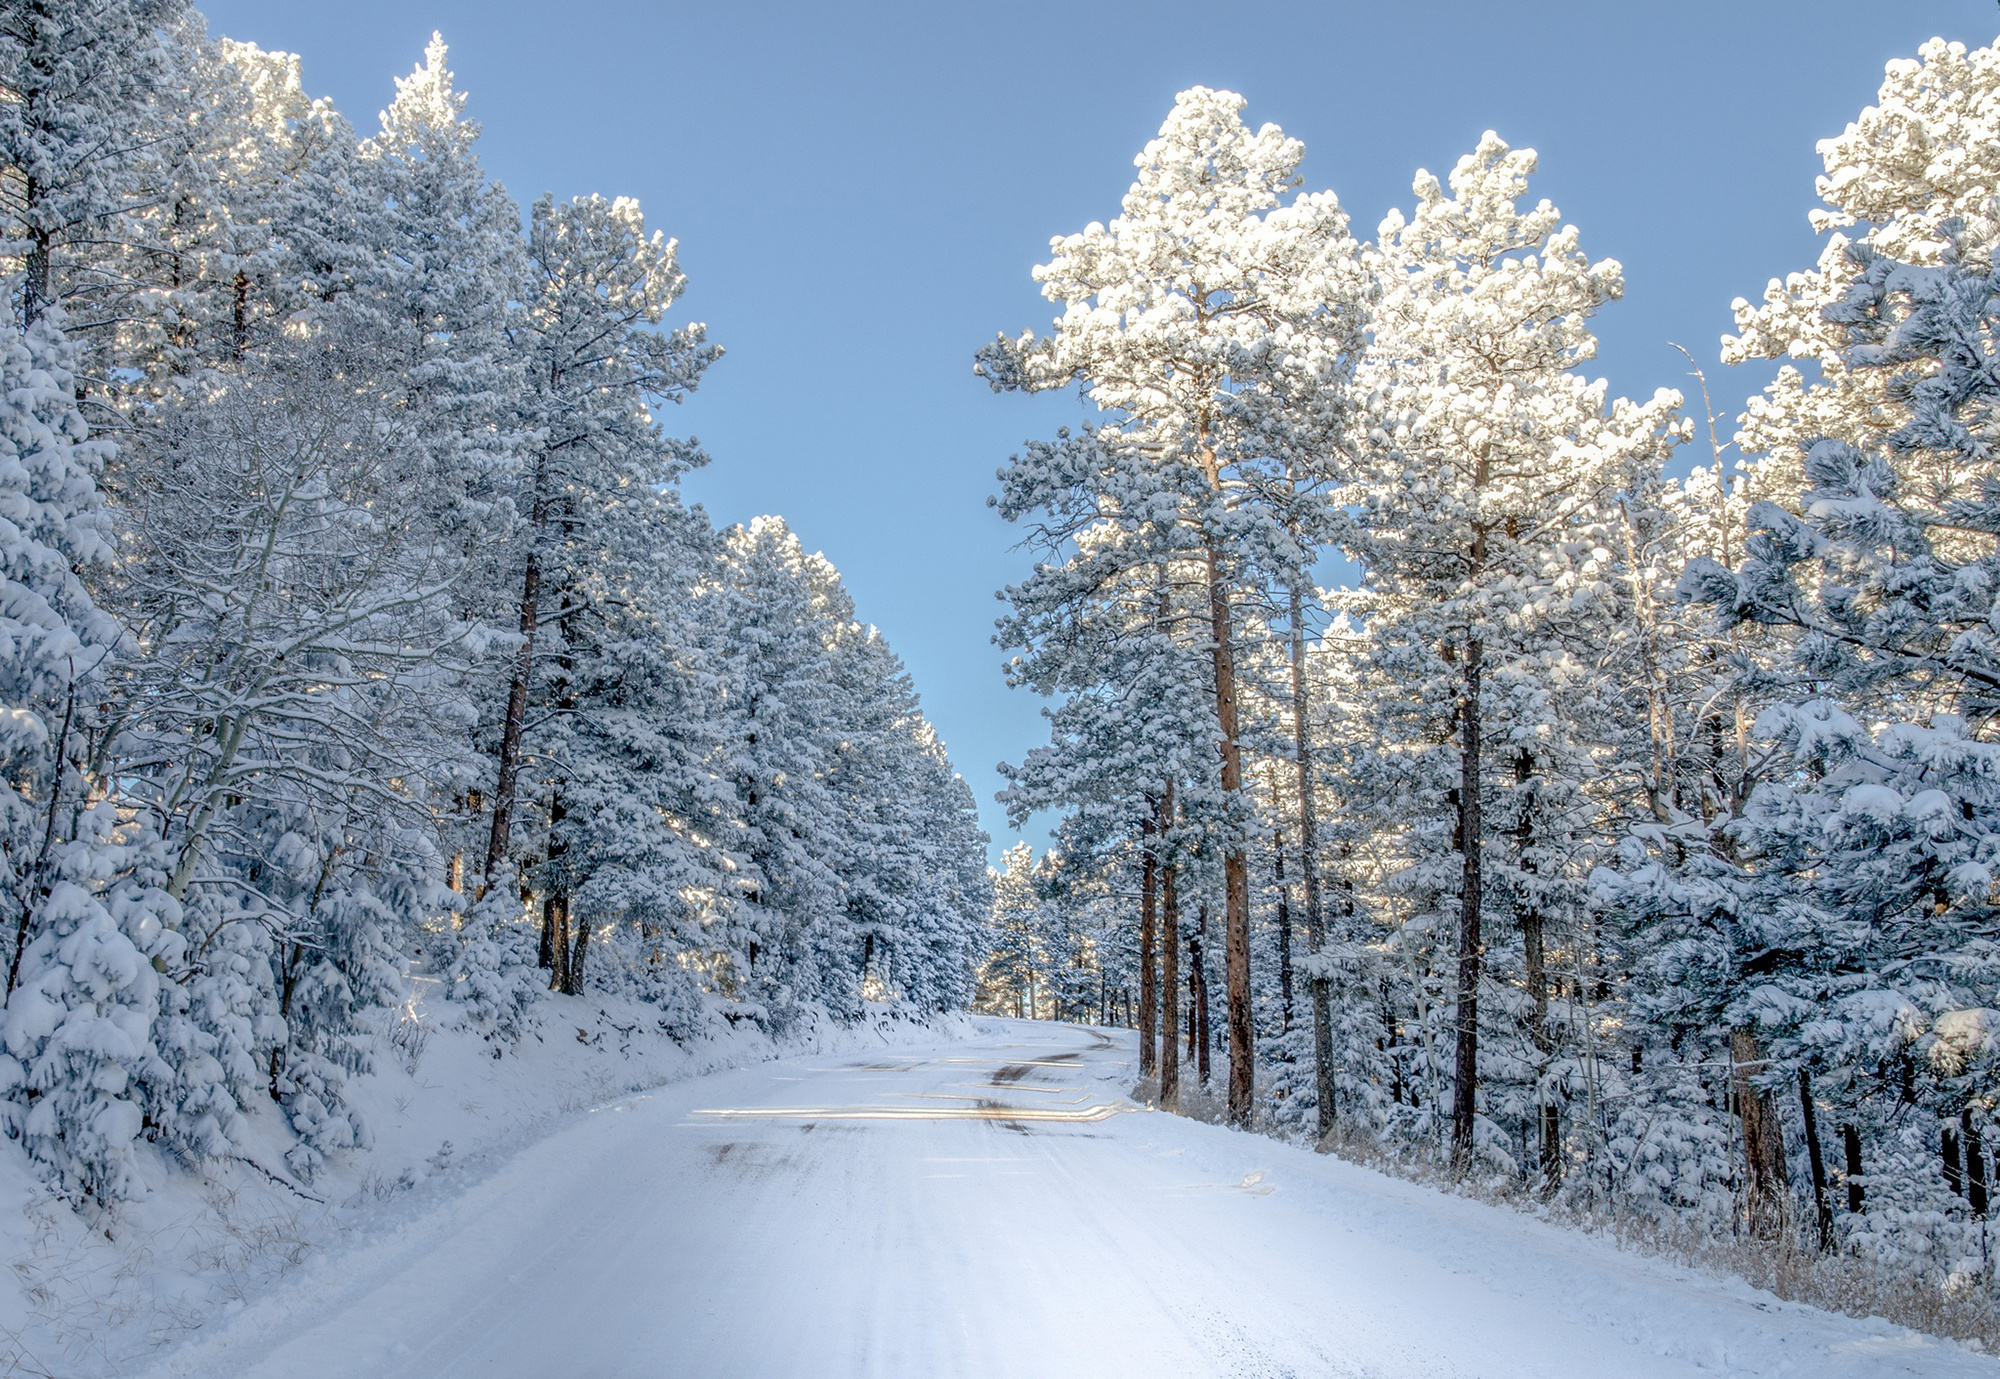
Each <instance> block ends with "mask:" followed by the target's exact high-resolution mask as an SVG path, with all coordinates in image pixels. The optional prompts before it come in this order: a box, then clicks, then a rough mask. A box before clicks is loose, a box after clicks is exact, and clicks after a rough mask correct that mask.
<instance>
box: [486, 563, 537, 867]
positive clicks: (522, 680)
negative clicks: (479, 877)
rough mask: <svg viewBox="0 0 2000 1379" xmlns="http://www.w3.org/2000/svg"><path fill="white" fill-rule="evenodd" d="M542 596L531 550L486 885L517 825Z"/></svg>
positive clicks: (495, 786) (497, 775) (496, 780)
mask: <svg viewBox="0 0 2000 1379" xmlns="http://www.w3.org/2000/svg"><path fill="white" fill-rule="evenodd" d="M541 594H542V562H541V553H540V551H539V550H537V549H536V548H534V547H530V548H529V550H528V568H527V572H526V573H525V574H524V575H523V576H522V579H521V624H520V626H521V649H520V650H519V651H518V652H516V653H515V656H514V674H513V677H512V679H511V680H510V681H509V682H508V685H507V717H506V719H505V720H504V721H503V722H502V724H501V727H500V758H499V763H498V767H497V769H496V770H495V772H494V782H493V832H492V834H491V836H490V837H488V839H487V840H486V872H485V876H486V884H487V885H489V886H490V885H492V884H493V877H494V875H495V874H496V873H498V872H499V870H500V864H501V862H502V861H504V860H505V859H506V856H507V847H508V842H509V838H510V836H511V834H512V830H513V825H514V791H515V788H516V785H517V783H518V781H519V779H520V774H521V725H522V724H523V723H524V722H525V721H526V720H527V717H528V679H529V676H530V675H531V674H532V672H533V669H534V662H535V628H536V625H537V623H538V620H539V617H540V611H539V610H540V603H541Z"/></svg>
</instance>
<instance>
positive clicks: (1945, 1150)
mask: <svg viewBox="0 0 2000 1379" xmlns="http://www.w3.org/2000/svg"><path fill="white" fill-rule="evenodd" d="M1939 1138H1940V1139H1941V1140H1942V1143H1941V1144H1940V1145H1939V1152H1940V1153H1942V1154H1943V1156H1944V1185H1945V1186H1946V1187H1948V1188H1950V1189H1951V1190H1952V1192H1953V1193H1954V1194H1955V1195H1957V1196H1959V1197H1963V1196H1965V1169H1964V1168H1963V1167H1961V1166H1960V1164H1959V1161H1958V1131H1956V1130H1954V1129H1952V1128H1951V1127H1950V1126H1949V1125H1947V1126H1946V1127H1945V1128H1944V1134H1943V1135H1941V1136H1940V1137H1939Z"/></svg>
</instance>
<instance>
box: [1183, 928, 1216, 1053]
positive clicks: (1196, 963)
mask: <svg viewBox="0 0 2000 1379" xmlns="http://www.w3.org/2000/svg"><path fill="white" fill-rule="evenodd" d="M1207 948H1208V906H1207V905H1203V906H1202V907H1201V910H1200V912H1199V916H1198V918H1197V919H1196V921H1195V934H1194V936H1193V937H1190V938H1189V939H1188V958H1189V960H1190V962H1189V967H1188V979H1189V981H1190V982H1191V983H1192V984H1193V986H1194V991H1193V993H1192V994H1193V996H1194V1009H1193V1010H1191V1011H1189V1012H1188V1014H1189V1019H1188V1033H1189V1034H1190V1035H1192V1036H1193V1040H1194V1050H1193V1051H1194V1054H1195V1059H1196V1061H1195V1072H1196V1075H1197V1076H1198V1077H1200V1078H1201V1085H1202V1086H1204V1087H1206V1086H1207V1085H1208V1051H1209V1049H1210V1048H1212V1047H1213V1046H1214V1040H1213V1039H1211V1038H1210V1033H1211V1032H1210V1029H1209V1024H1208V963H1207V961H1206V959H1207V956H1208V954H1207Z"/></svg>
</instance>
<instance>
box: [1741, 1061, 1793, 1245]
mask: <svg viewBox="0 0 2000 1379" xmlns="http://www.w3.org/2000/svg"><path fill="white" fill-rule="evenodd" d="M1729 1052H1730V1055H1731V1058H1732V1060H1733V1061H1734V1063H1735V1065H1736V1066H1735V1075H1736V1114H1737V1117H1738V1119H1739V1121H1740V1122H1741V1124H1742V1127H1743V1164H1744V1170H1745V1172H1744V1177H1743V1207H1744V1214H1745V1216H1746V1217H1747V1219H1748V1222H1749V1226H1750V1232H1751V1234H1752V1235H1755V1236H1756V1237H1757V1238H1758V1239H1760V1240H1775V1239H1777V1238H1778V1236H1779V1234H1780V1232H1781V1231H1782V1230H1783V1229H1784V1223H1785V1128H1784V1125H1783V1124H1782V1123H1781V1122H1780V1121H1779V1120H1778V1112H1777V1108H1776V1107H1774V1106H1772V1105H1771V1099H1770V1098H1769V1097H1768V1096H1766V1095H1764V1092H1763V1091H1762V1089H1760V1088H1759V1087H1758V1086H1757V1084H1756V1083H1754V1082H1752V1081H1751V1080H1750V1079H1751V1077H1752V1075H1753V1074H1755V1073H1756V1072H1757V1071H1759V1070H1760V1069H1761V1068H1762V1067H1763V1065H1764V1054H1763V1050H1762V1049H1761V1048H1759V1047H1758V1044H1757V1036H1756V1035H1755V1034H1753V1033H1751V1032H1750V1031H1749V1030H1747V1029H1739V1030H1735V1031H1732V1032H1731V1034H1730V1036H1729Z"/></svg>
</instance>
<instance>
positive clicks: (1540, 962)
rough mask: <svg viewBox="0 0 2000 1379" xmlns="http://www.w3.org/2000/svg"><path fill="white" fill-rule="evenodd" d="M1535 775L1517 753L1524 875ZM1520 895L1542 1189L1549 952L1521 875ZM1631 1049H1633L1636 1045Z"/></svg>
mask: <svg viewBox="0 0 2000 1379" xmlns="http://www.w3.org/2000/svg"><path fill="white" fill-rule="evenodd" d="M1534 774H1535V763H1534V758H1533V757H1531V756H1530V755H1529V754H1528V753H1527V752H1521V753H1519V754H1517V755H1516V756H1515V758H1514V784H1515V786H1516V792H1517V794H1516V797H1517V799H1518V800H1519V802H1520V809H1521V818H1520V821H1519V822H1518V823H1517V824H1516V825H1515V827H1514V848H1515V865H1516V866H1517V867H1518V868H1519V869H1520V871H1521V874H1522V876H1523V877H1524V878H1526V877H1532V876H1534V875H1535V874H1536V872H1535V863H1534V860H1533V859H1532V857H1531V856H1530V855H1529V854H1530V852H1531V850H1532V849H1533V848H1534V845H1535V822H1534V818H1533V813H1532V811H1533V807H1534V800H1533V796H1532V794H1531V793H1530V791H1529V788H1528V787H1529V783H1530V782H1531V781H1532V780H1533V779H1534ZM1521 894H1522V895H1523V897H1525V898H1524V899H1523V901H1522V903H1521V909H1520V913H1519V914H1518V915H1517V916H1516V918H1517V920H1518V922H1519V924H1520V929H1521V956H1522V977H1523V979H1524V980H1525V981H1526V982H1527V985H1528V999H1529V1000H1530V1001H1531V1002H1532V1003H1533V1004H1532V1006H1531V1014H1530V1015H1529V1020H1530V1021H1531V1024H1530V1025H1529V1028H1528V1037H1529V1039H1530V1040H1531V1041H1532V1042H1533V1044H1534V1046H1535V1055H1536V1067H1535V1080H1536V1084H1537V1094H1538V1096H1539V1097H1540V1098H1541V1116H1540V1120H1541V1141H1542V1144H1541V1177H1542V1191H1544V1192H1554V1191H1555V1190H1556V1188H1557V1187H1558V1186H1559V1185H1561V1183H1562V1110H1561V1108H1560V1107H1558V1106H1557V1105H1556V1103H1555V1102H1554V1101H1553V1100H1551V1099H1549V1098H1550V1096H1551V1091H1550V1089H1549V1087H1548V1086H1547V1085H1546V1079H1547V1075H1548V1068H1549V1062H1550V1060H1551V1059H1552V1058H1554V1056H1555V1040H1554V1039H1553V1038H1552V1037H1551V1036H1550V1034H1549V969H1548V956H1547V950H1546V946H1545V944H1546V939H1545V936H1544V929H1543V925H1542V911H1541V907H1540V906H1539V905H1537V904H1536V903H1535V897H1534V894H1533V892H1532V890H1531V889H1530V888H1529V885H1528V883H1527V882H1526V881H1525V880H1524V881H1523V883H1522V886H1521ZM1633 1052H1634V1053H1635V1054H1636V1053H1637V1052H1638V1050H1637V1049H1634V1050H1633Z"/></svg>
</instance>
